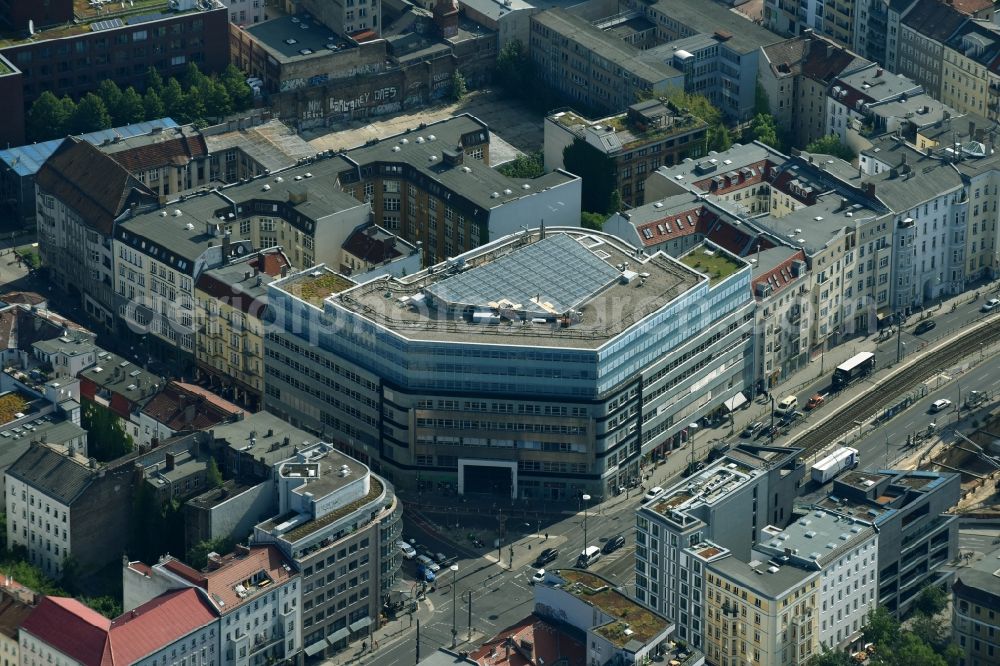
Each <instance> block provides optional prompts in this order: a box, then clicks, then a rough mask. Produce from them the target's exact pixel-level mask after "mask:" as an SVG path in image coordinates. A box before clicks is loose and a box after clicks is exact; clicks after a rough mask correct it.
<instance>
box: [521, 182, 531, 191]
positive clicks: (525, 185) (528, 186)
mask: <svg viewBox="0 0 1000 666" xmlns="http://www.w3.org/2000/svg"><path fill="white" fill-rule="evenodd" d="M521 189H522V190H530V189H531V185H528V184H527V183H525V184H524V185H522V186H521Z"/></svg>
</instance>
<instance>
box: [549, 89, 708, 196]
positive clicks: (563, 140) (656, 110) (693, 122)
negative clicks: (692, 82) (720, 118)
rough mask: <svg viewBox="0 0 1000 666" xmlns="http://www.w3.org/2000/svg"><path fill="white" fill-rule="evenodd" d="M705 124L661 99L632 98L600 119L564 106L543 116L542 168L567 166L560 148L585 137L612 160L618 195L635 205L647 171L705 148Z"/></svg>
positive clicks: (705, 151) (585, 140)
mask: <svg viewBox="0 0 1000 666" xmlns="http://www.w3.org/2000/svg"><path fill="white" fill-rule="evenodd" d="M707 128H708V125H707V124H706V123H705V122H704V121H703V120H701V119H699V118H696V117H695V116H693V115H691V114H690V113H685V112H683V111H681V110H680V109H678V108H677V107H675V106H674V105H673V104H671V103H669V102H667V103H664V102H661V101H660V100H649V101H646V102H639V103H636V104H632V105H630V106H629V107H628V109H627V110H626V112H625V113H620V114H617V115H614V116H608V117H607V118H601V119H600V120H587V119H586V118H584V117H583V116H581V115H579V114H577V113H575V112H573V111H572V110H570V109H562V110H559V111H556V112H554V113H551V114H549V115H548V116H546V118H545V147H544V160H545V168H546V169H548V170H550V171H551V170H552V169H563V168H565V164H564V162H563V151H564V150H566V148H567V147H569V146H571V145H572V144H573V143H574V142H575V141H583V142H585V143H586V144H587V145H588V146H590V147H592V148H593V149H594V150H596V151H597V152H598V153H600V154H602V155H605V156H606V157H607V158H608V159H610V160H611V161H612V162H613V163H614V168H615V188H616V189H617V190H618V192H619V193H620V194H621V197H622V201H623V202H624V203H625V204H627V205H629V206H639V205H641V204H642V203H643V202H644V196H643V190H644V189H645V186H646V178H648V177H649V174H650V173H652V172H653V171H656V169H658V168H659V167H661V166H663V165H666V166H673V165H674V164H677V163H678V162H681V161H683V160H685V159H687V158H689V157H690V158H692V159H697V158H699V157H702V156H703V155H705V154H706V153H707V152H708V145H707V141H706V130H707Z"/></svg>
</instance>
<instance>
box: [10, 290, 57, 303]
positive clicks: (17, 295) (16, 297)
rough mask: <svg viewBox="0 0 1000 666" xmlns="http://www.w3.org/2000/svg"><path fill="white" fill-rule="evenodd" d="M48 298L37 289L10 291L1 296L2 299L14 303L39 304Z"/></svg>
mask: <svg viewBox="0 0 1000 666" xmlns="http://www.w3.org/2000/svg"><path fill="white" fill-rule="evenodd" d="M47 300H48V299H47V298H45V297H44V296H42V295H41V294H39V293H38V292H36V291H9V292H7V293H6V294H3V295H2V296H0V301H3V302H4V303H7V304H10V305H13V304H16V303H23V304H24V305H39V304H41V303H44V302H45V301H47Z"/></svg>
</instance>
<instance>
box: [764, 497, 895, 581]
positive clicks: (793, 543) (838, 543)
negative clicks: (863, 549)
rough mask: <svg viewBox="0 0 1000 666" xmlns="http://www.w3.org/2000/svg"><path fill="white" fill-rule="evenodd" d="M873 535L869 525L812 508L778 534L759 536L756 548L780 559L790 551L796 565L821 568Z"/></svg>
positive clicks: (873, 530)
mask: <svg viewBox="0 0 1000 666" xmlns="http://www.w3.org/2000/svg"><path fill="white" fill-rule="evenodd" d="M874 534H875V529H874V528H873V527H871V525H866V524H862V523H860V522H858V521H855V520H852V519H851V518H849V517H846V516H841V515H837V514H835V513H831V512H829V511H824V510H822V509H813V510H812V511H810V512H809V513H808V514H806V515H805V516H802V517H800V518H799V519H798V520H796V521H795V522H793V523H792V524H790V525H789V526H788V527H786V528H785V529H783V530H781V531H780V532H779V533H776V534H774V535H764V534H762V535H761V541H760V543H759V544H758V545H757V548H758V549H759V550H761V551H762V552H764V553H767V554H768V555H771V556H774V555H778V556H781V555H782V554H784V553H787V552H788V551H789V550H790V551H791V553H792V554H791V555H790V556H789V557H791V558H792V561H793V563H795V564H797V565H798V566H803V567H806V568H824V567H826V566H827V565H828V564H830V563H831V562H834V561H836V560H837V559H838V558H839V557H841V556H842V555H843V554H844V553H846V552H848V551H850V550H853V549H854V548H857V546H858V545H859V544H860V543H862V542H864V541H867V540H868V539H870V538H871V537H872V536H873V535H874ZM765 536H766V537H767V538H764V537H765Z"/></svg>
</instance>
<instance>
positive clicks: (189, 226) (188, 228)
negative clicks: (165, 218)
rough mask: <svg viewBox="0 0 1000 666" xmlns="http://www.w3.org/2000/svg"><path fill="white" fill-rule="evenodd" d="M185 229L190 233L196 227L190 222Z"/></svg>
mask: <svg viewBox="0 0 1000 666" xmlns="http://www.w3.org/2000/svg"><path fill="white" fill-rule="evenodd" d="M184 228H185V229H187V230H188V231H194V225H193V224H191V223H190V222H188V223H187V224H185V225H184Z"/></svg>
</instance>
